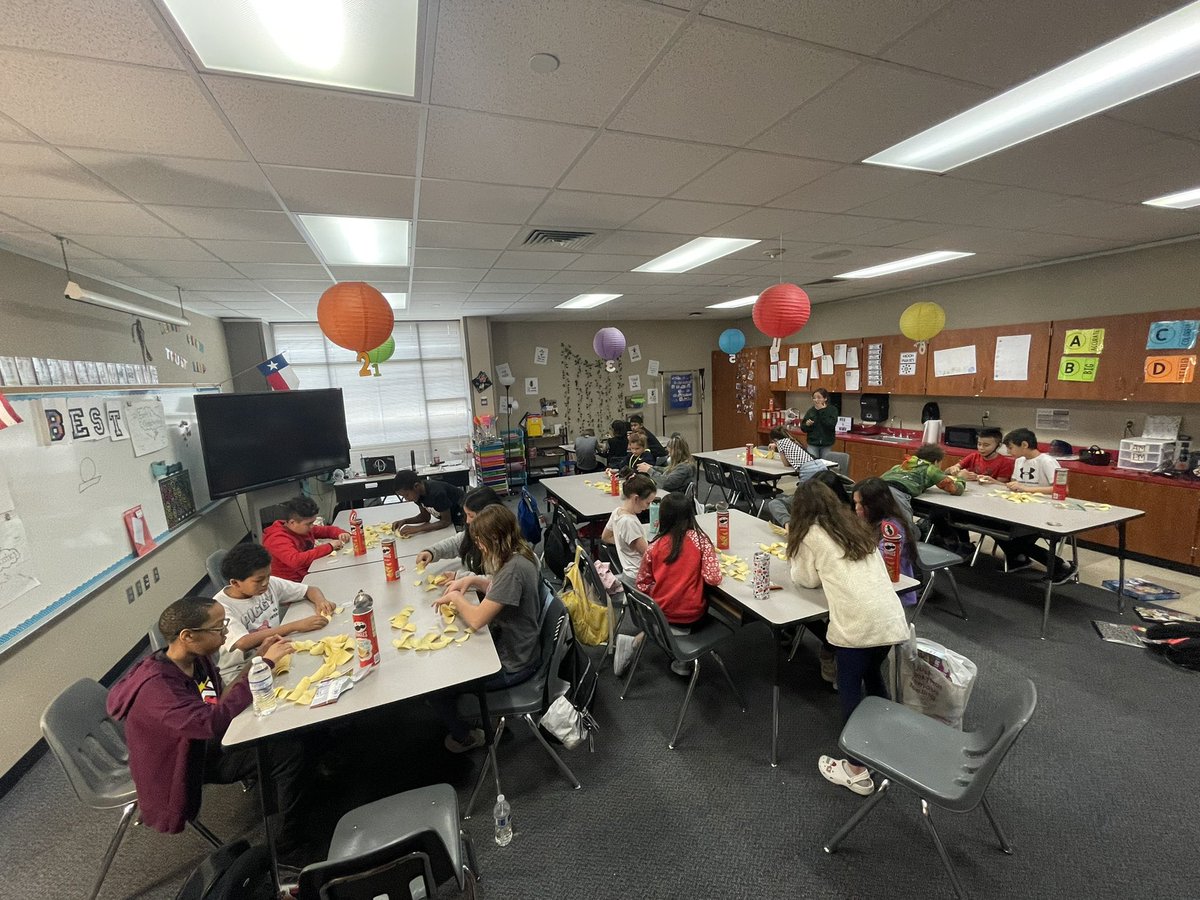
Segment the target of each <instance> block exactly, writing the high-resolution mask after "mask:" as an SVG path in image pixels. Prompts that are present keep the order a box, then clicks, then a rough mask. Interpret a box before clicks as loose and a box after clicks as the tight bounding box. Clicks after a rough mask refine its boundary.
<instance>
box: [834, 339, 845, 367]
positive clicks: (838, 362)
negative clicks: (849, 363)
mask: <svg viewBox="0 0 1200 900" xmlns="http://www.w3.org/2000/svg"><path fill="white" fill-rule="evenodd" d="M833 364H834V365H835V366H844V365H845V364H846V345H845V344H834V345H833Z"/></svg>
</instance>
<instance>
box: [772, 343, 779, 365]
mask: <svg viewBox="0 0 1200 900" xmlns="http://www.w3.org/2000/svg"><path fill="white" fill-rule="evenodd" d="M771 362H772V363H777V362H779V348H778V347H776V346H775V345H774V343H772V344H771Z"/></svg>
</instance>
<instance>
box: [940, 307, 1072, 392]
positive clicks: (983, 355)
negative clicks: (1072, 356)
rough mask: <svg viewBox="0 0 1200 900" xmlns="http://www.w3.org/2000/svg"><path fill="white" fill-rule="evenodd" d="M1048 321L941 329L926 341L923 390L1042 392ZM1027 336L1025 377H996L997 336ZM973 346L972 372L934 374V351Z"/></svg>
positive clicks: (1048, 337) (1044, 382) (1048, 328)
mask: <svg viewBox="0 0 1200 900" xmlns="http://www.w3.org/2000/svg"><path fill="white" fill-rule="evenodd" d="M1050 331H1051V327H1050V323H1049V322H1036V323H1033V324H1026V325H998V326H993V327H991V328H959V329H954V330H950V331H943V332H942V333H941V334H939V335H938V336H937V337H935V338H934V339H933V340H932V341H930V342H929V350H928V353H927V354H926V355H927V356H928V357H929V363H928V370H927V372H926V376H925V393H927V394H929V395H930V396H935V397H983V396H986V397H1032V398H1041V397H1043V396H1045V393H1046V365H1047V359H1048V357H1049V354H1050ZM1022 335H1028V336H1029V356H1028V363H1027V366H1026V377H1025V379H1024V380H1021V381H1011V380H999V381H998V380H996V377H995V375H996V347H997V338H1002V337H1014V336H1022ZM967 346H974V348H975V374H973V375H948V376H944V377H941V378H939V377H938V376H937V374H936V361H935V358H934V354H935V353H936V352H937V351H938V350H948V349H951V348H953V347H967Z"/></svg>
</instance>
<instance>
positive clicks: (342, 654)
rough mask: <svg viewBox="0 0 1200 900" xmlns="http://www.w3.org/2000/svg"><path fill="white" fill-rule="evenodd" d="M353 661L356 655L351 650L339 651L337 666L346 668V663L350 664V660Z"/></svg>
mask: <svg viewBox="0 0 1200 900" xmlns="http://www.w3.org/2000/svg"><path fill="white" fill-rule="evenodd" d="M352 659H354V653H353V652H351V651H350V650H339V651H338V657H337V664H338V665H339V666H344V665H345V664H346V663H348V662H350V660H352Z"/></svg>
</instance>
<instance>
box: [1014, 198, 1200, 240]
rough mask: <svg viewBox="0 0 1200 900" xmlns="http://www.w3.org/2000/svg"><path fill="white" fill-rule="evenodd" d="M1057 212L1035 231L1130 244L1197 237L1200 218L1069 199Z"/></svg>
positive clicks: (1152, 209)
mask: <svg viewBox="0 0 1200 900" xmlns="http://www.w3.org/2000/svg"><path fill="white" fill-rule="evenodd" d="M1057 212H1058V215H1056V216H1055V217H1053V218H1051V219H1050V220H1049V221H1047V222H1044V223H1042V224H1041V225H1039V226H1038V230H1040V231H1052V232H1055V233H1057V234H1071V235H1079V236H1080V237H1090V238H1097V239H1100V240H1115V241H1120V240H1122V239H1124V240H1126V241H1127V242H1129V243H1138V242H1141V241H1156V240H1162V239H1163V238H1171V237H1182V236H1184V235H1192V234H1197V233H1200V216H1198V215H1196V214H1195V212H1194V211H1193V212H1191V213H1187V214H1185V215H1178V213H1179V212H1181V211H1180V210H1172V209H1158V208H1156V207H1152V206H1141V205H1138V206H1126V205H1122V204H1118V203H1105V202H1103V201H1100V200H1087V199H1084V198H1082V197H1070V198H1068V199H1066V200H1064V201H1063V202H1062V204H1061V205H1060V206H1058V207H1057Z"/></svg>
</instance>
